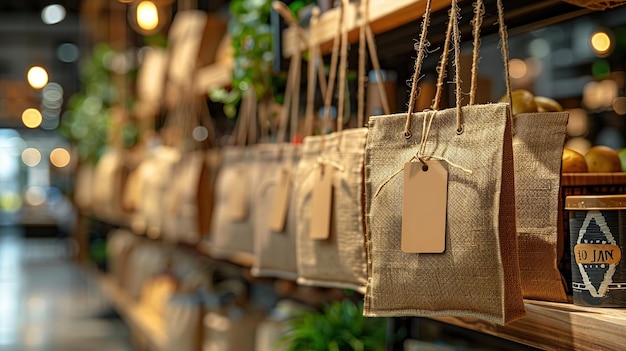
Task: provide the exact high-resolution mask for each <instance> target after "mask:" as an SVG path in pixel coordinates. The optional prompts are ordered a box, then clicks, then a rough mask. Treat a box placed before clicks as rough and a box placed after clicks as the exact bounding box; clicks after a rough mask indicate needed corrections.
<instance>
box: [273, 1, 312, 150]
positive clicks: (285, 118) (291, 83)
mask: <svg viewBox="0 0 626 351" xmlns="http://www.w3.org/2000/svg"><path fill="white" fill-rule="evenodd" d="M272 7H273V8H274V10H276V11H277V12H278V13H279V14H280V15H281V16H282V17H283V18H284V19H285V21H286V22H287V23H288V24H289V26H290V27H291V28H293V29H294V30H296V31H297V33H298V37H299V38H300V39H301V40H303V41H304V42H306V40H307V38H306V34H305V32H304V29H302V27H300V26H299V25H298V22H297V21H296V19H295V18H294V17H293V15H292V14H291V11H289V8H288V7H287V5H285V4H284V3H282V2H280V1H275V2H274V3H272ZM301 61H302V53H301V52H300V50H296V53H295V54H294V55H292V56H291V59H290V62H289V70H288V73H287V85H286V89H285V100H284V106H283V109H282V112H281V116H280V127H279V130H278V136H277V142H285V141H287V137H286V135H287V125H288V124H289V125H290V127H291V131H290V134H291V136H292V137H294V136H295V135H296V134H297V133H298V108H299V104H300V64H301Z"/></svg>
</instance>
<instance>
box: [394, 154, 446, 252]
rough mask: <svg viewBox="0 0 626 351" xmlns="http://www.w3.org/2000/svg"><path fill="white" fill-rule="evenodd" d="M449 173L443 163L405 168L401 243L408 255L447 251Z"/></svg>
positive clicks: (407, 166)
mask: <svg viewBox="0 0 626 351" xmlns="http://www.w3.org/2000/svg"><path fill="white" fill-rule="evenodd" d="M447 203H448V170H447V168H446V164H445V163H443V162H441V161H426V163H425V164H424V163H422V162H409V163H407V164H405V165H404V197H403V200H402V242H401V248H402V251H403V252H406V253H442V252H444V251H445V248H446V212H447V211H446V209H447Z"/></svg>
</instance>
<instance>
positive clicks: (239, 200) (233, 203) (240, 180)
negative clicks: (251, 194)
mask: <svg viewBox="0 0 626 351" xmlns="http://www.w3.org/2000/svg"><path fill="white" fill-rule="evenodd" d="M233 176H234V178H235V179H233V182H232V183H231V184H232V185H233V186H232V187H231V189H230V192H231V193H230V199H229V201H228V218H230V219H231V220H233V221H243V220H245V219H247V218H248V207H249V201H248V200H249V198H248V179H247V176H246V169H245V168H244V167H243V166H242V167H240V168H238V169H237V171H236V172H235V173H234V174H233Z"/></svg>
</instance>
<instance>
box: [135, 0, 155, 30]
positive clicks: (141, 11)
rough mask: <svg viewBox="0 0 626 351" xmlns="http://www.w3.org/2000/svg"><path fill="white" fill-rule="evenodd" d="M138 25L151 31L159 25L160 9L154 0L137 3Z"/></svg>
mask: <svg viewBox="0 0 626 351" xmlns="http://www.w3.org/2000/svg"><path fill="white" fill-rule="evenodd" d="M137 25H139V28H141V29H143V30H146V31H151V30H154V29H156V28H157V27H158V25H159V10H158V9H157V7H156V5H155V4H154V3H153V2H152V1H142V2H140V3H139V5H137Z"/></svg>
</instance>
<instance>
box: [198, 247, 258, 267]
mask: <svg viewBox="0 0 626 351" xmlns="http://www.w3.org/2000/svg"><path fill="white" fill-rule="evenodd" d="M196 249H197V250H198V252H199V253H201V254H203V255H206V256H208V257H211V258H213V259H217V260H225V261H228V262H230V263H233V264H236V265H238V266H241V267H245V268H250V267H252V266H253V265H254V255H250V254H246V253H236V254H232V255H230V256H228V257H219V258H216V257H215V253H214V250H213V249H212V248H211V245H210V244H208V243H205V242H200V243H198V244H197V245H196Z"/></svg>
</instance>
